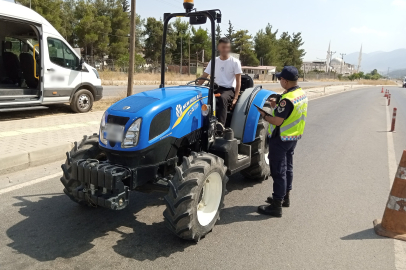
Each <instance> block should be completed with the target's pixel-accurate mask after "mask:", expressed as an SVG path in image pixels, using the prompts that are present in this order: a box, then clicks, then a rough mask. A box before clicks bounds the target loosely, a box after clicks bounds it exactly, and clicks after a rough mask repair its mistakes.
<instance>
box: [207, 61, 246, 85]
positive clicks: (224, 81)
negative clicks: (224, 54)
mask: <svg viewBox="0 0 406 270" xmlns="http://www.w3.org/2000/svg"><path fill="white" fill-rule="evenodd" d="M210 71H211V61H210V62H209V64H208V65H207V68H206V70H205V71H204V72H206V73H207V74H209V75H211V74H210ZM241 73H242V70H241V62H240V60H238V59H236V58H234V57H232V56H230V57H229V58H228V59H227V60H221V59H220V57H217V58H216V67H215V72H214V74H215V76H214V77H215V78H214V81H215V82H216V83H217V84H218V85H219V86H222V87H226V88H232V87H233V88H235V86H236V81H235V75H237V74H241Z"/></svg>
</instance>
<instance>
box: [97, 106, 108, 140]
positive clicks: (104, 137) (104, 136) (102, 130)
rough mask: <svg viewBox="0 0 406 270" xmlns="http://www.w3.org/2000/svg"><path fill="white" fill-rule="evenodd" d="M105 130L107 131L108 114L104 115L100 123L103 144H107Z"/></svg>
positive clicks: (100, 136)
mask: <svg viewBox="0 0 406 270" xmlns="http://www.w3.org/2000/svg"><path fill="white" fill-rule="evenodd" d="M105 129H106V113H104V114H103V116H102V119H101V122H100V131H99V138H100V141H101V142H102V143H103V144H107V139H106V132H105Z"/></svg>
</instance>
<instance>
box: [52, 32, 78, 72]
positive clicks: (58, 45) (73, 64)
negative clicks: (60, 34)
mask: <svg viewBox="0 0 406 270" xmlns="http://www.w3.org/2000/svg"><path fill="white" fill-rule="evenodd" d="M48 51H49V58H50V60H51V62H52V63H54V64H56V65H58V66H61V67H64V68H68V69H73V70H76V69H77V67H78V66H79V58H78V57H77V56H76V55H75V54H74V53H73V52H72V51H71V50H70V49H69V47H68V46H66V44H65V43H64V42H63V41H62V40H59V39H55V38H48Z"/></svg>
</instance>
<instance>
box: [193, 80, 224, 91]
mask: <svg viewBox="0 0 406 270" xmlns="http://www.w3.org/2000/svg"><path fill="white" fill-rule="evenodd" d="M198 81H206V82H207V83H206V84H204V86H210V82H211V80H210V79H208V78H204V77H200V78H197V79H196V80H194V81H190V82H188V83H187V84H186V85H191V84H192V83H194V84H195V85H198V84H197V83H198ZM218 88H219V86H218V84H217V83H214V90H217V89H218Z"/></svg>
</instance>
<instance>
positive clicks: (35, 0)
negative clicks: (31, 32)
mask: <svg viewBox="0 0 406 270" xmlns="http://www.w3.org/2000/svg"><path fill="white" fill-rule="evenodd" d="M18 2H19V3H21V4H22V5H24V6H26V7H29V6H30V0H19V1H18ZM62 5H63V1H62V0H31V8H32V9H33V10H35V11H36V12H38V13H39V14H41V15H42V16H43V17H44V18H45V19H47V20H48V21H49V22H50V23H51V24H52V26H53V27H55V29H56V30H58V32H59V33H61V35H62V36H65V35H66V33H65V29H64V24H63V20H62V15H63V14H62V10H63V7H62Z"/></svg>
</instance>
